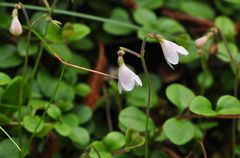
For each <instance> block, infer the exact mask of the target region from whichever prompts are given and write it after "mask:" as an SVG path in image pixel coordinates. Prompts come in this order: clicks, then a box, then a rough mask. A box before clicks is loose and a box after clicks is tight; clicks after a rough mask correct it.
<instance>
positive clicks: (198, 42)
mask: <svg viewBox="0 0 240 158" xmlns="http://www.w3.org/2000/svg"><path fill="white" fill-rule="evenodd" d="M207 41H208V36H202V37H200V38H198V39H196V40H195V44H196V46H197V47H198V48H202V47H203V46H204V45H205V44H206V43H207Z"/></svg>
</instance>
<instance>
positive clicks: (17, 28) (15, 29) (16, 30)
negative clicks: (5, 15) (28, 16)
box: [10, 9, 23, 37]
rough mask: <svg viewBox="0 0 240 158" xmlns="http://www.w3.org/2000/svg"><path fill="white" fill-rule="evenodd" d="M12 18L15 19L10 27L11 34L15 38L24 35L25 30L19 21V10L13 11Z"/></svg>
mask: <svg viewBox="0 0 240 158" xmlns="http://www.w3.org/2000/svg"><path fill="white" fill-rule="evenodd" d="M12 17H13V19H12V23H11V26H10V33H11V34H12V35H13V36H16V37H18V36H20V35H21V34H22V32H23V29H22V25H21V23H20V21H19V20H18V14H17V9H14V10H13V13H12Z"/></svg>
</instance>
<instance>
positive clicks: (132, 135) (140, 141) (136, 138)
mask: <svg viewBox="0 0 240 158" xmlns="http://www.w3.org/2000/svg"><path fill="white" fill-rule="evenodd" d="M144 143H145V138H144V137H143V136H141V135H140V134H139V133H138V132H136V131H135V130H133V129H128V130H127V131H126V146H125V149H126V150H127V151H130V150H132V149H135V148H137V147H140V146H142V145H144Z"/></svg>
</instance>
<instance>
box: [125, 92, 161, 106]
mask: <svg viewBox="0 0 240 158" xmlns="http://www.w3.org/2000/svg"><path fill="white" fill-rule="evenodd" d="M157 101H158V96H157V92H156V91H152V95H151V100H150V107H153V106H154V105H156V104H157ZM147 102H148V88H147V87H136V88H134V89H133V90H132V91H131V92H128V93H127V104H128V105H131V106H136V107H146V106H147Z"/></svg>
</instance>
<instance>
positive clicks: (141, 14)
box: [133, 8, 157, 25]
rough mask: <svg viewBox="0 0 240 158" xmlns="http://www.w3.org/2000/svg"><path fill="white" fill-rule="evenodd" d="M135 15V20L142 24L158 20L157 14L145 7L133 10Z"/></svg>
mask: <svg viewBox="0 0 240 158" xmlns="http://www.w3.org/2000/svg"><path fill="white" fill-rule="evenodd" d="M133 17H134V20H135V21H136V22H137V23H139V24H141V25H146V24H151V23H154V22H155V21H156V20H157V16H156V15H155V13H154V12H153V11H151V10H148V9H144V8H138V9H137V10H135V11H134V12H133Z"/></svg>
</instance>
